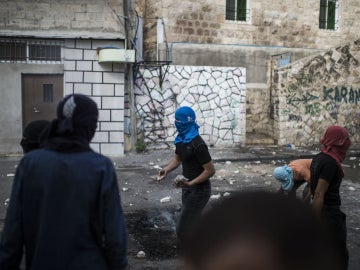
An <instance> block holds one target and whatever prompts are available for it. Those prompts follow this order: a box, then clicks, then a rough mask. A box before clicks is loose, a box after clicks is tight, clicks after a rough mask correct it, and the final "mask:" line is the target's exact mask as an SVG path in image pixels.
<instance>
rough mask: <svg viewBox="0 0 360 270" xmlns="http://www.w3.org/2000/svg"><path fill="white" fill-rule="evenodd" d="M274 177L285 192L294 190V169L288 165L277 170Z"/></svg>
mask: <svg viewBox="0 0 360 270" xmlns="http://www.w3.org/2000/svg"><path fill="white" fill-rule="evenodd" d="M274 177H275V178H276V180H278V181H280V183H281V187H282V188H283V190H285V191H289V190H291V189H292V188H293V186H294V175H293V171H292V169H291V168H290V167H289V166H288V165H284V166H282V167H277V168H275V169H274Z"/></svg>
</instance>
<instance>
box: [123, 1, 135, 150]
mask: <svg viewBox="0 0 360 270" xmlns="http://www.w3.org/2000/svg"><path fill="white" fill-rule="evenodd" d="M129 1H131V0H124V2H123V3H124V5H123V11H124V17H125V20H124V22H125V36H126V39H125V43H126V44H125V46H126V47H127V48H131V42H130V36H129V35H130V29H129V20H130V18H129V5H130V3H129ZM124 87H125V89H127V90H128V94H129V110H130V150H131V151H135V150H136V149H135V144H136V141H137V128H136V107H135V106H136V104H135V93H134V78H133V64H131V63H126V64H125V81H124Z"/></svg>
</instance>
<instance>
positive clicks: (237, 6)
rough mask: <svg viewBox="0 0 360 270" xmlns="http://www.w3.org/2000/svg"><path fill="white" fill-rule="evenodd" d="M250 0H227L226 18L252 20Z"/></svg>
mask: <svg viewBox="0 0 360 270" xmlns="http://www.w3.org/2000/svg"><path fill="white" fill-rule="evenodd" d="M248 1H249V0H226V14H225V18H226V20H233V21H244V22H247V21H249V20H250V16H249V14H250V9H249V3H248Z"/></svg>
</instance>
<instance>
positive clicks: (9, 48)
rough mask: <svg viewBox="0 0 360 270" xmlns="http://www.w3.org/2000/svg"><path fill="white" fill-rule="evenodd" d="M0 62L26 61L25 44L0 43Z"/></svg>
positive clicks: (14, 42) (13, 42)
mask: <svg viewBox="0 0 360 270" xmlns="http://www.w3.org/2000/svg"><path fill="white" fill-rule="evenodd" d="M0 60H3V61H11V62H14V61H26V43H25V42H16V41H9V42H8V41H0Z"/></svg>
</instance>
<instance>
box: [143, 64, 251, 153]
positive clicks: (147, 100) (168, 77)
mask: <svg viewBox="0 0 360 270" xmlns="http://www.w3.org/2000/svg"><path fill="white" fill-rule="evenodd" d="M160 70H161V72H160ZM162 76H163V77H162ZM161 77H162V78H163V79H161ZM245 83H246V82H245V69H244V68H231V67H227V68H217V67H193V66H192V67H189V66H167V67H166V66H165V67H162V68H152V69H151V68H146V69H141V70H140V71H139V74H138V78H137V80H136V94H137V96H136V106H137V114H138V119H139V121H138V131H139V135H140V137H141V138H143V139H144V141H145V143H146V144H148V147H168V146H170V145H172V144H173V141H174V138H175V135H176V129H175V126H174V112H175V110H176V108H178V107H180V106H190V107H192V108H193V109H194V110H195V112H196V116H197V122H198V123H199V125H200V130H199V131H200V134H201V135H202V136H203V138H204V140H205V141H206V142H207V143H208V144H209V145H216V146H223V147H226V146H234V145H244V144H245V129H246V128H245V126H246V119H245V102H246V100H245V92H246V91H245Z"/></svg>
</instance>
